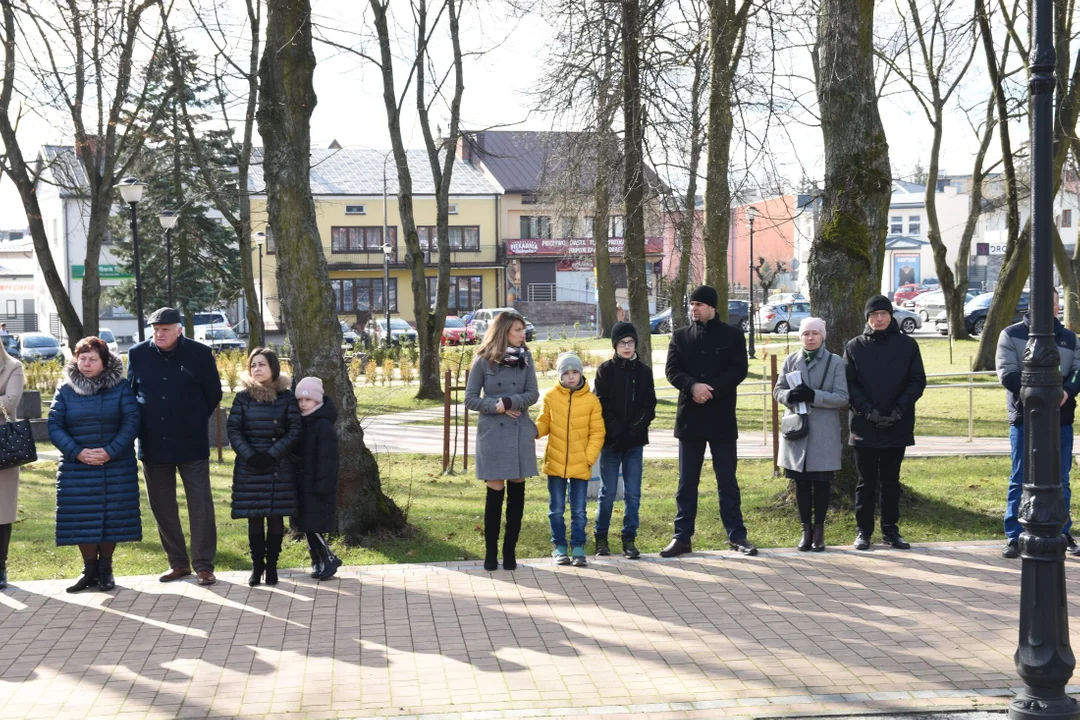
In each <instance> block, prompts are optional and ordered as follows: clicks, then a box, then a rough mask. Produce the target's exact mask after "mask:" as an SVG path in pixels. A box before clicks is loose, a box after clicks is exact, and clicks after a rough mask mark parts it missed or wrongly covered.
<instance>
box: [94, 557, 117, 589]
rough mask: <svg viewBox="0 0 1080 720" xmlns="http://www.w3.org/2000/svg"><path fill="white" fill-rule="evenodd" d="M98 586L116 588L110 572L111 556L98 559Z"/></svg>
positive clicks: (114, 579)
mask: <svg viewBox="0 0 1080 720" xmlns="http://www.w3.org/2000/svg"><path fill="white" fill-rule="evenodd" d="M98 587H99V588H101V589H102V590H113V589H114V588H116V578H114V577H113V572H112V558H109V559H107V560H106V559H105V558H101V559H100V560H98Z"/></svg>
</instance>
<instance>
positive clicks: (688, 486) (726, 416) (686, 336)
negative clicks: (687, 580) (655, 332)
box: [660, 285, 757, 557]
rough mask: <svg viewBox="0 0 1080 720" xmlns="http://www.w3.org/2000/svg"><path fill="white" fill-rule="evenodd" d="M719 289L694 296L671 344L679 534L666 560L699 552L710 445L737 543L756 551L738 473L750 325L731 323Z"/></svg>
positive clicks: (725, 518)
mask: <svg viewBox="0 0 1080 720" xmlns="http://www.w3.org/2000/svg"><path fill="white" fill-rule="evenodd" d="M716 305H717V295H716V290H715V289H713V288H712V287H709V286H708V285H702V286H701V287H699V288H697V289H696V290H694V292H693V293H691V295H690V317H691V319H692V320H693V321H694V322H693V324H692V325H691V326H690V327H686V328H679V329H678V330H676V331H675V332H674V333H672V335H671V344H670V345H668V356H667V367H666V374H667V379H668V382H670V383H671V384H672V385H673V386H674V387H675V388H676V389H677V390H678V391H679V405H678V409H677V411H676V414H675V437H677V438H678V439H679V489H678V491H677V492H676V495H675V504H676V508H677V509H676V515H675V537H674V539H673V540H672V541H671V542H670V543H669V544H668V546H667V547H666V548H664V549H663V550H662V551H661V552H660V555H661V556H662V557H675V556H677V555H682V554H683V553H688V552H692V548H691V545H690V540H691V538H692V537H693V536H694V521H695V519H696V517H697V503H698V484H699V482H700V480H701V466H702V464H703V463H704V461H705V446H706V444H708V446H709V449H710V450H711V452H712V460H713V472H714V473H715V474H716V488H717V491H718V493H719V495H720V520H721V522H723V524H724V529H725V530H726V531H727V536H728V542H729V543H731V548H732V549H733V550H737V551H739V552H741V553H742V554H744V555H756V554H757V548H756V547H754V545H753V544H752V543H750V541H749V540H747V539H746V526H745V525H743V517H742V498H741V496H740V494H739V482H738V480H737V479H736V478H735V465H736V461H737V453H736V445H735V442H736V440H737V439H738V437H739V427H738V423H737V421H736V418H735V400H736V390H737V388H738V387H739V384H740V383H741V382H742V381H743V380H745V379H746V373H747V370H748V369H749V364H748V362H747V359H746V338H745V337H743V333H742V330H740V329H739V328H736V327H732V326H731V325H728V324H727V323H725V322H723V321H722V320H721V319H720V318H719V317H718V316H717V313H716Z"/></svg>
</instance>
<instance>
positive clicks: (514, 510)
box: [503, 482, 525, 570]
mask: <svg viewBox="0 0 1080 720" xmlns="http://www.w3.org/2000/svg"><path fill="white" fill-rule="evenodd" d="M524 513H525V483H523V482H512V483H507V484H506V536H505V537H504V538H503V569H504V570H513V569H514V568H516V567H517V541H518V535H519V534H521V516H522V515H523V514H524Z"/></svg>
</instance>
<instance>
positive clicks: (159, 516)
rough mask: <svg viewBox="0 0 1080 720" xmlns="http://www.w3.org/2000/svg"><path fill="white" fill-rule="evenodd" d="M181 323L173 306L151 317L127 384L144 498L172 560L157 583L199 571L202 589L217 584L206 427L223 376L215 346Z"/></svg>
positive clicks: (133, 352) (131, 360)
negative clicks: (180, 501) (183, 500)
mask: <svg viewBox="0 0 1080 720" xmlns="http://www.w3.org/2000/svg"><path fill="white" fill-rule="evenodd" d="M181 323H182V319H181V317H180V313H179V312H178V311H176V310H174V309H173V308H168V307H166V308H161V309H160V310H157V311H156V312H154V313H153V314H152V315H151V316H150V324H151V325H152V326H153V328H154V335H153V337H152V338H151V339H150V340H146V341H144V342H141V343H138V344H136V345H135V346H133V347H132V348H131V349H130V350H129V351H128V380H129V381H130V382H131V387H132V389H133V390H134V391H135V397H136V398H137V399H138V401H139V409H140V410H141V415H142V424H141V430H140V432H139V458H140V459H141V460H142V461H143V476H144V478H145V479H146V494H147V497H148V498H149V499H150V509H151V510H152V511H153V513H154V519H155V520H156V521H157V526H158V535H160V537H161V546H162V547H163V548H164V549H165V554H166V556H167V557H168V559H169V567H170V570H169V572H167V573H165V574H164V575H162V576H161V577H160V578H159V579H160V580H161V582H171V581H173V580H179V579H180V578H182V577H185V576H187V575H190V574H191V569H192V567H194V568H195V572H196V573H198V577H199V584H200V585H213V584H214V583H215V582H216V581H217V579H216V578H215V577H214V556H215V555H216V554H217V526H216V525H215V521H214V498H213V496H212V494H211V492H210V435H209V431H208V424H209V421H210V415H211V414H212V413H213V412H214V408H216V407H217V406H218V403H220V402H221V395H222V393H221V377H220V376H219V375H218V370H217V363H215V362H214V355H213V353H212V352H211V351H210V348H209V347H207V346H206V345H203V344H202V343H198V342H195V341H193V340H188V339H187V338H185V337H184V336H183V331H184V328H183V325H182V324H181ZM177 470H179V471H180V477H181V479H182V480H183V482H184V492H185V494H186V495H187V504H188V517H189V521H190V524H191V557H192V559H193V560H194V563H192V562H190V561H189V559H188V552H187V544H186V542H185V540H184V529H183V527H181V525H180V508H179V507H178V505H177V502H176V471H177Z"/></svg>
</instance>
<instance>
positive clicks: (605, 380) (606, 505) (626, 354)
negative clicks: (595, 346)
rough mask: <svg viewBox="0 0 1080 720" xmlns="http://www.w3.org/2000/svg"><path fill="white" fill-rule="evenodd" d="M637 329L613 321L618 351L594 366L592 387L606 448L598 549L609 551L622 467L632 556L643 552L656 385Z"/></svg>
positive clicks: (625, 534) (626, 547)
mask: <svg viewBox="0 0 1080 720" xmlns="http://www.w3.org/2000/svg"><path fill="white" fill-rule="evenodd" d="M637 340H638V336H637V330H636V329H634V326H633V325H632V324H631V323H626V322H623V323H615V327H614V328H612V330H611V344H612V346H614V348H615V357H613V358H612V359H610V360H607V361H605V362H604V363H603V364H601V365H600V367H599V368H598V369H597V371H596V380H595V382H594V383H593V390H594V391H595V393H596V397H597V398H598V399H599V400H600V405H601V407H602V408H603V416H604V429H605V437H604V449H603V450H602V451H601V452H600V499H599V502H598V503H597V505H598V507H597V511H596V554H597V555H599V556H601V557H603V556H605V555H610V554H611V549H610V547H609V545H608V526H609V525H610V523H611V511H612V508H613V507H614V505H615V495H616V493H617V492H618V489H619V473H620V471H621V472H622V478H623V499H624V503H625V506H626V509H625V512H624V513H623V526H622V549H623V555H625V556H626V557H628V558H630V559H637V558H638V557H640V556H641V553H640V552H639V551H638V549H637V547H636V545H635V542H636V540H637V531H638V525H639V524H640V523H639V520H638V510H639V508H640V506H641V474H642V457H643V454H644V451H645V446H646V445H648V444H649V424H650V423H651V422H652V421H653V418H654V417H656V390H655V388H654V387H653V375H652V368H651V367H649V365H647V364H646V363H644V362H642V360H641V358H639V357H638V354H637Z"/></svg>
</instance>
